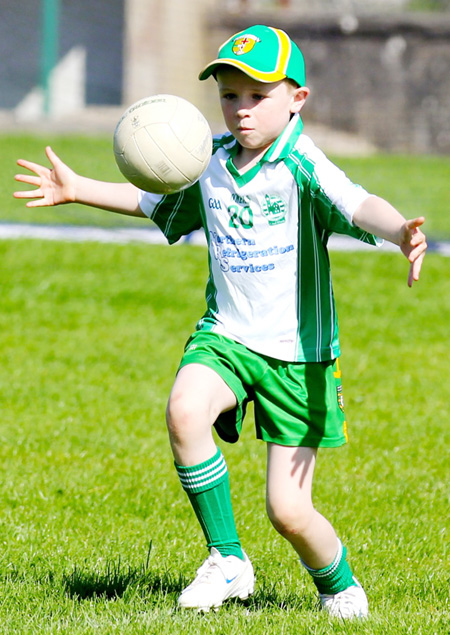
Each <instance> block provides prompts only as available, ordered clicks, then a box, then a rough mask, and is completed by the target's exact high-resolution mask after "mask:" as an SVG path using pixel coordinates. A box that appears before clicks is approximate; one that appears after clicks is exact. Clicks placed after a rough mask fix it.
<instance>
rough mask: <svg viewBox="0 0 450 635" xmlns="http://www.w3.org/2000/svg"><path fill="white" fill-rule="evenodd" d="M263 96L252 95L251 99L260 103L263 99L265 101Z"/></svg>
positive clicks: (258, 94)
mask: <svg viewBox="0 0 450 635" xmlns="http://www.w3.org/2000/svg"><path fill="white" fill-rule="evenodd" d="M265 97H266V96H265V95H261V94H260V93H255V94H254V95H252V98H253V99H254V100H255V101H262V100H263V99H265Z"/></svg>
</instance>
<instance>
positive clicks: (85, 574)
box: [63, 543, 314, 612]
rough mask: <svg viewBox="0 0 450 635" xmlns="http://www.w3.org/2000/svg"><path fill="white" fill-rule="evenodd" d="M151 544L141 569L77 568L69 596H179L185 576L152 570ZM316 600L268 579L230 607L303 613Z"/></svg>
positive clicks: (69, 579) (67, 583)
mask: <svg viewBox="0 0 450 635" xmlns="http://www.w3.org/2000/svg"><path fill="white" fill-rule="evenodd" d="M150 553H151V543H150V546H149V550H148V554H147V560H146V562H145V563H144V564H143V565H141V566H140V567H131V566H124V565H123V564H122V562H121V560H120V558H119V559H118V561H116V562H113V561H110V562H107V563H106V565H105V566H104V569H103V570H99V569H98V568H97V569H94V570H92V569H91V570H87V569H86V568H82V567H78V566H75V567H74V568H73V570H72V572H71V573H69V574H64V575H63V585H64V588H65V591H66V593H67V594H68V595H69V596H70V597H71V598H74V599H77V600H89V599H95V598H99V599H106V600H114V599H117V598H121V597H123V596H124V595H125V594H128V593H132V594H138V595H140V596H141V597H145V598H147V599H148V600H150V601H158V599H159V600H160V599H161V598H166V597H167V596H168V595H172V594H173V595H174V596H175V597H176V596H178V595H179V594H180V593H181V591H182V589H183V588H184V587H185V586H186V585H187V584H188V582H187V581H186V580H185V578H184V576H182V575H181V574H172V573H171V572H169V571H168V572H165V573H163V574H156V573H153V572H152V571H150V569H149V559H150ZM313 604H314V599H313V598H312V597H311V594H310V593H309V592H306V593H298V592H295V591H293V590H292V589H289V588H288V587H286V586H284V585H282V584H280V583H279V582H274V583H269V582H268V581H267V580H266V579H265V578H262V581H261V582H260V583H259V584H258V585H257V588H256V590H255V593H254V594H253V595H252V596H251V597H249V598H248V599H247V600H238V599H232V600H229V601H227V602H226V606H229V607H231V606H243V607H245V609H246V610H247V611H249V612H256V611H263V610H273V609H278V610H285V611H302V610H305V609H311V608H313Z"/></svg>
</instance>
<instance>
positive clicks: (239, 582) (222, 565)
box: [178, 547, 255, 612]
mask: <svg viewBox="0 0 450 635" xmlns="http://www.w3.org/2000/svg"><path fill="white" fill-rule="evenodd" d="M244 558H245V559H244V560H241V559H240V558H238V557H236V556H227V557H226V558H224V557H223V556H221V555H220V553H219V551H217V549H215V548H214V547H212V549H211V554H210V555H209V557H208V558H207V559H206V560H205V562H204V563H203V564H202V566H201V567H200V569H198V571H197V575H196V577H195V580H194V581H193V582H191V584H190V585H189V586H188V587H186V588H185V589H184V591H183V592H182V593H181V595H180V597H179V598H178V606H180V607H182V608H189V609H197V610H198V611H205V612H207V611H209V610H210V609H211V608H212V609H217V608H219V606H221V605H222V603H223V601H224V600H228V598H236V597H237V598H240V599H241V600H246V599H247V598H248V596H249V595H251V594H252V593H253V590H254V586H255V576H254V573H253V567H252V563H251V562H250V560H249V559H248V557H247V554H246V553H245V552H244Z"/></svg>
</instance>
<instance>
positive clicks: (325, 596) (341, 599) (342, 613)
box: [267, 443, 369, 618]
mask: <svg viewBox="0 0 450 635" xmlns="http://www.w3.org/2000/svg"><path fill="white" fill-rule="evenodd" d="M316 455H317V450H315V449H314V448H294V447H285V446H280V445H276V444H273V443H271V444H268V461H267V510H268V514H269V517H270V519H271V521H272V523H273V525H274V527H275V528H276V529H277V530H278V531H279V532H280V533H281V534H282V535H283V536H284V537H285V538H286V539H287V540H288V541H289V542H290V543H291V545H292V546H293V547H294V549H295V550H296V552H297V553H298V554H299V556H300V558H301V559H302V562H303V564H304V565H305V566H306V568H307V569H308V571H309V573H310V574H311V576H312V578H313V580H314V583H315V585H316V587H317V590H318V591H319V596H320V603H321V606H322V609H323V610H325V611H327V612H328V613H329V614H330V615H333V616H336V617H343V618H352V617H365V616H366V615H367V613H368V610H369V609H368V603H367V597H366V594H365V592H364V589H363V588H362V587H361V585H360V584H359V582H358V580H357V579H356V578H355V577H354V575H353V573H352V571H351V569H350V567H349V565H348V563H347V560H346V553H347V551H346V549H345V547H344V546H343V545H342V543H341V542H340V541H339V540H338V538H337V536H336V533H335V531H334V529H333V527H332V526H331V525H330V523H329V522H328V520H326V519H325V518H324V517H323V516H322V515H321V514H319V512H318V511H316V510H315V509H314V506H313V504H312V500H311V489H312V479H313V474H314V467H315V462H316Z"/></svg>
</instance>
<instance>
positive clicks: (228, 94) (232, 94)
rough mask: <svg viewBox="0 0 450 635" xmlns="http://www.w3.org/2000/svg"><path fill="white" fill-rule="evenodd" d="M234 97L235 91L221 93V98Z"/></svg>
mask: <svg viewBox="0 0 450 635" xmlns="http://www.w3.org/2000/svg"><path fill="white" fill-rule="evenodd" d="M235 97H236V95H235V93H224V94H223V95H222V99H234V98H235Z"/></svg>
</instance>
